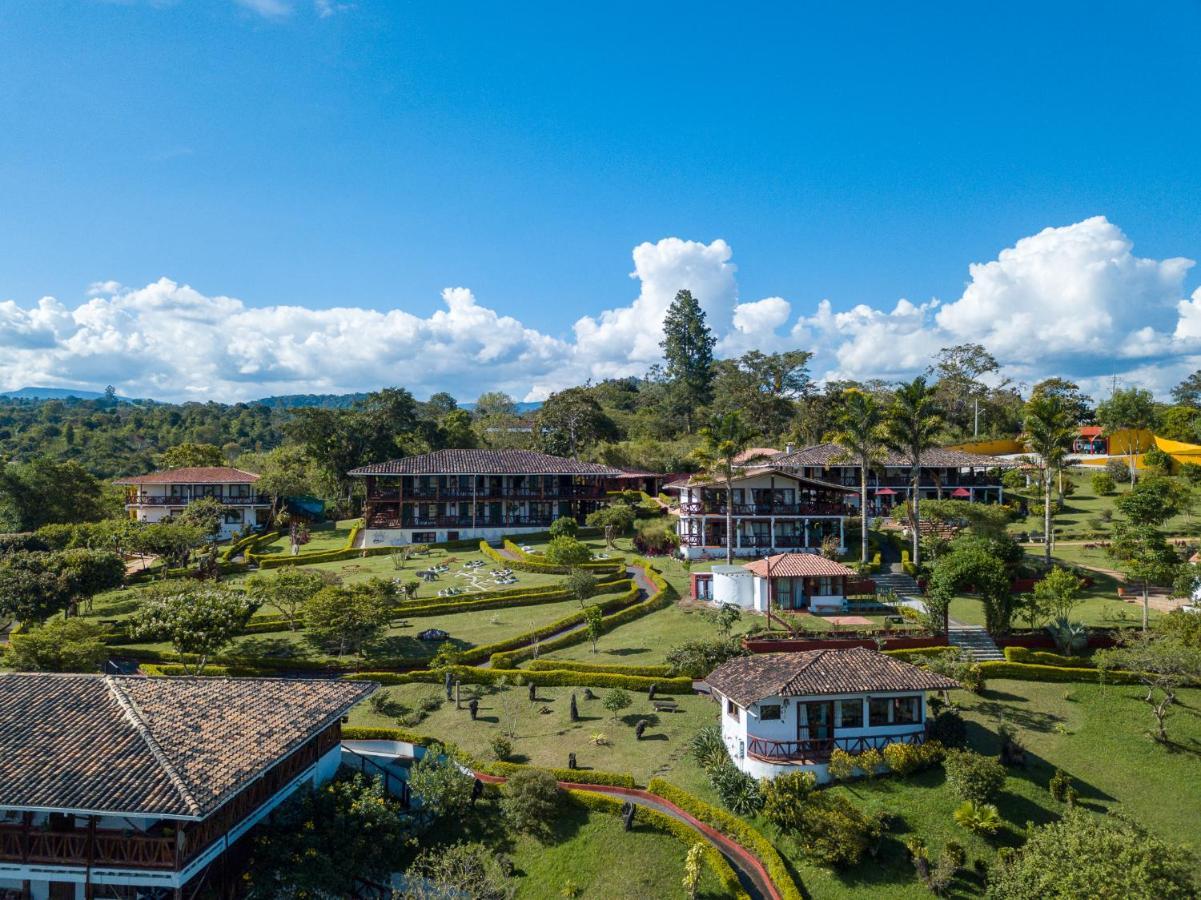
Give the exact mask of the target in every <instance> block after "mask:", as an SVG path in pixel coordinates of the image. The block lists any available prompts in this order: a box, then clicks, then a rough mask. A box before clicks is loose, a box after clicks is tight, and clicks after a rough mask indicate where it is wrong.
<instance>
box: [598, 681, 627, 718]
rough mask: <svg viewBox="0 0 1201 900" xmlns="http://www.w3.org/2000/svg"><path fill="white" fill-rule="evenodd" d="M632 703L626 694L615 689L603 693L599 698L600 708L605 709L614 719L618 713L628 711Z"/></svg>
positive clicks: (619, 689)
mask: <svg viewBox="0 0 1201 900" xmlns="http://www.w3.org/2000/svg"><path fill="white" fill-rule="evenodd" d="M633 702H634V701H632V700H631V699H630V695H629V694H628V693H626V692H625V691H624V690H622V689H621V688H616V687H615V688H610V689H609V690H607V691H605V693H604V696H603V697H601V706H603V707H604V708H605V709H607V710H608V711H609V712H610V714H611V715H612V716H613V718H615V719H616V718H617V714H618V713H619V712H621V711H622V710H623V709H628V708H629V706H630V704H631V703H633Z"/></svg>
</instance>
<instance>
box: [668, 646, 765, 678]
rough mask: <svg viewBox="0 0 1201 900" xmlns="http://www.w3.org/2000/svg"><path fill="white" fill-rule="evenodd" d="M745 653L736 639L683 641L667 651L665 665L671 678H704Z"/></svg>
mask: <svg viewBox="0 0 1201 900" xmlns="http://www.w3.org/2000/svg"><path fill="white" fill-rule="evenodd" d="M746 653H747V651H746V649H745V648H744V647H743V646H742V640H741V639H740V638H738V637H723V638H713V639H710V640H695V641H685V642H684V643H682V644H677V645H676V646H674V647H672V648H671V650H669V651H668V653H667V664H668V665H670V666H671V674H672V676H673V677H679V676H681V675H687V676H688V677H689V678H704V677H706V676H707V675H708V674H709V673H710V672H712V671H713V670H714V669H716V668H717V667H718V666H720V665H721V664H722V663H724V662H726V661H727V660H730V659H733V658H734V657H736V656H745V655H746Z"/></svg>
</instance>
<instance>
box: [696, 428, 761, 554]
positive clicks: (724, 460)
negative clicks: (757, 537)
mask: <svg viewBox="0 0 1201 900" xmlns="http://www.w3.org/2000/svg"><path fill="white" fill-rule="evenodd" d="M753 434H754V433H753V432H752V431H751V430H750V429H749V428H747V427H746V425H745V424H744V423H743V421H742V418H741V417H740V416H739V415H738V413H736V412H731V413H726V414H725V415H723V416H719V417H717V418H716V419H714V420H713V423H712V424H711V425H710V426H709V427H707V428H702V429H701V431H700V435H701V443H700V446H699V447H697V448H696V449H695V450H693V451H692V458H693V460H694V461H695V462H696V463H697V465H699V466H700V467H701V470H702V472H703V473H704V475H705V477H706V478H708V479H709V480H710V481H721V482H724V484H725V486H726V563H728V564H730V565H733V563H734V474H735V472H736V470H737V467H736V466H735V464H734V458H735V457H736V456H738V454H739V453H741V452H742V451H743V450H745V449H746V448H747V447H749V446H750V445H751V438H752V436H753Z"/></svg>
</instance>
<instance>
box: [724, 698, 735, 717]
mask: <svg viewBox="0 0 1201 900" xmlns="http://www.w3.org/2000/svg"><path fill="white" fill-rule="evenodd" d="M726 715H727V716H729V717H730V718H731V719H733V720H734V721H735V722H737V721H738V704H737V703H735V702H734V701H733V700H729V699H727V700H726Z"/></svg>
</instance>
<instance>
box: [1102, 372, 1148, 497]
mask: <svg viewBox="0 0 1201 900" xmlns="http://www.w3.org/2000/svg"><path fill="white" fill-rule="evenodd" d="M1157 419H1158V415H1157V413H1156V410H1155V398H1154V397H1153V396H1151V392H1150V391H1148V390H1144V389H1143V388H1128V389H1122V390H1116V391H1114V392H1113V394H1112V395H1111V396H1110V398H1109V399H1108V400H1105V401H1103V402H1101V403H1099V404H1097V421H1098V422H1100V423H1101V426H1102V427H1103V428H1104V429H1105V432H1106V433H1107V434H1108V435H1109V436H1110V437H1111V438H1112V437H1113V435H1114V434H1115V433H1117V432H1120V431H1127V430H1128V431H1142V430H1147V429H1152V428H1154V427H1155V424H1156V422H1157ZM1140 449H1145V448H1140V447H1137V446H1136V445H1135V442H1134V441H1133V440H1131V441H1126V442H1124V443H1123V444H1122V445H1121V446H1117V445H1116V442H1115V441H1113V440H1111V441H1110V446H1109V452H1110V453H1112V454H1125V455H1126V461H1127V469H1128V472H1129V475H1130V483H1131V484H1132V485H1133V484H1134V482H1135V479H1136V477H1137V476H1136V474H1135V467H1134V457H1135V454H1136V453H1137V452H1138V450H1140Z"/></svg>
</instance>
